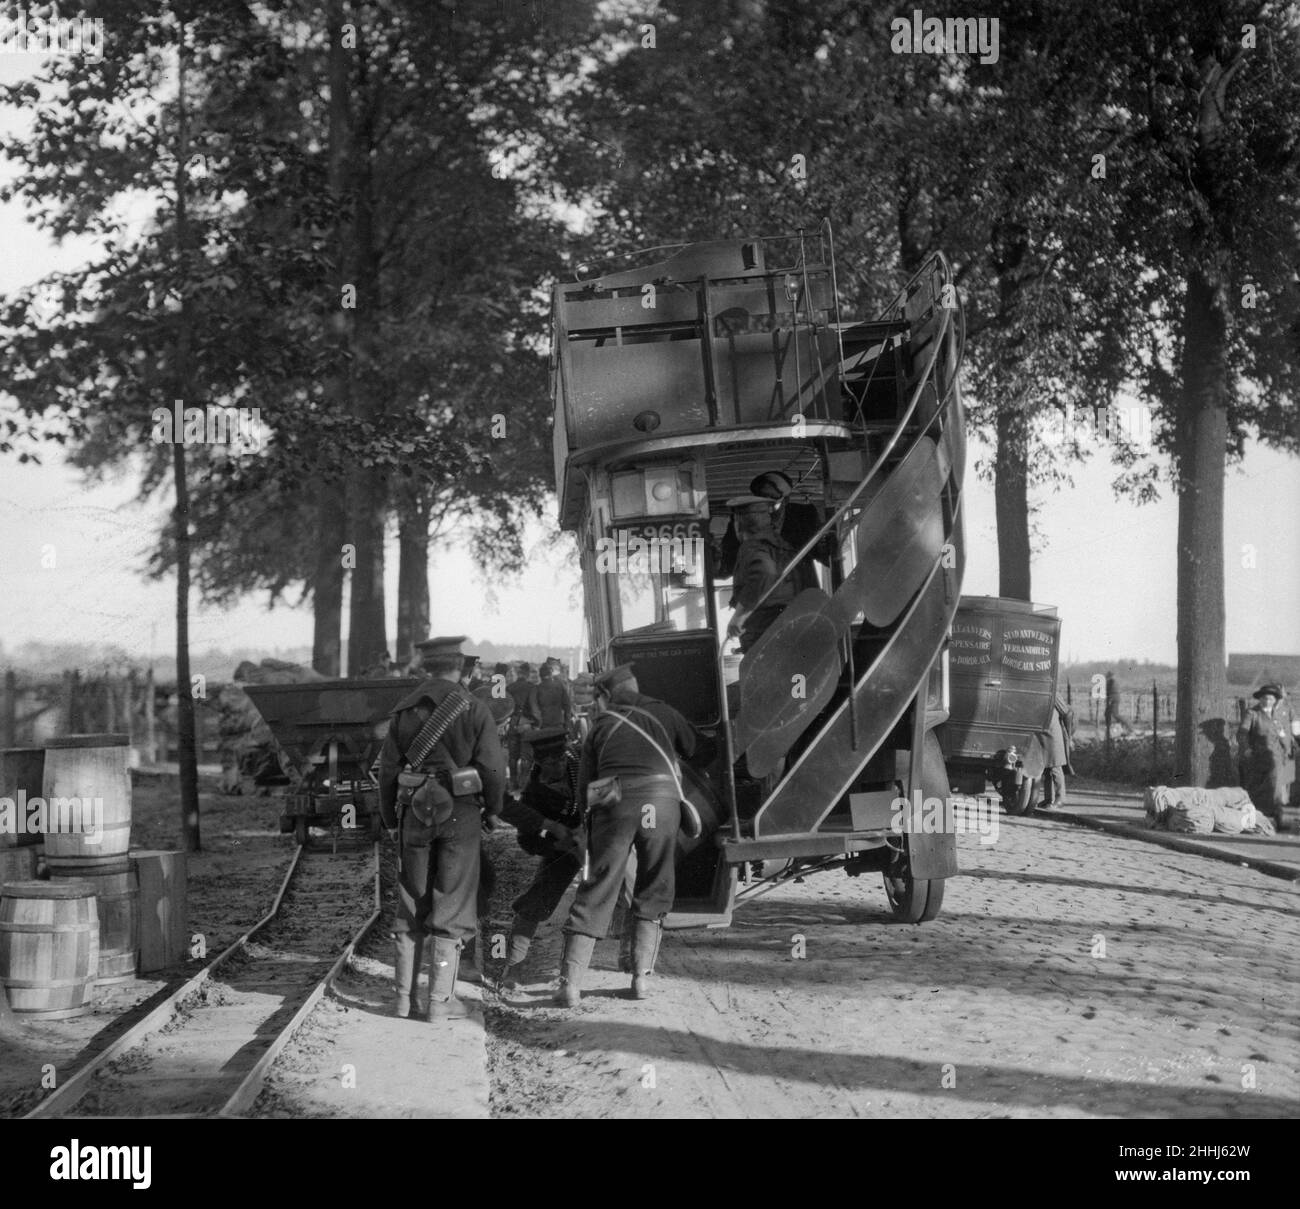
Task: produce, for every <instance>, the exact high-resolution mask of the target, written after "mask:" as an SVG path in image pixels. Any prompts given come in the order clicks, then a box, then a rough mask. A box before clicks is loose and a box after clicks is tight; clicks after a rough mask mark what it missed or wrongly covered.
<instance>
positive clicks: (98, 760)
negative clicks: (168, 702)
mask: <svg viewBox="0 0 1300 1209" xmlns="http://www.w3.org/2000/svg"><path fill="white" fill-rule="evenodd" d="M128 743H129V740H128V738H127V736H126V735H67V736H66V737H64V738H62V739H51V740H50V742H49V743H47V744H46V745H45V777H44V780H43V781H42V796H43V797H44V798H45V806H46V812H47V815H46V832H45V862H46V864H47V865H48V866H49V868H50V873H51V874H52V875H54V876H60V875H62V876H66V877H76V876H79V875H82V874H102V873H125V872H126V871H127V869H128V868H129V867H130V866H129V862H128V860H127V852H128V850H129V849H130V847H131V773H130V771H129V769H128V765H127V755H128V753H129V751H130V748H129V746H128ZM96 803H102V820H101V825H100V827H99V828H97V829H96V830H95V831H89V830H88V823H87V819H88V817H89V815H90V811H91V810H92V808H93V807H94V806H95V804H96ZM96 813H100V812H98V811H96ZM78 815H79V816H80V817H78ZM78 824H80V826H78Z"/></svg>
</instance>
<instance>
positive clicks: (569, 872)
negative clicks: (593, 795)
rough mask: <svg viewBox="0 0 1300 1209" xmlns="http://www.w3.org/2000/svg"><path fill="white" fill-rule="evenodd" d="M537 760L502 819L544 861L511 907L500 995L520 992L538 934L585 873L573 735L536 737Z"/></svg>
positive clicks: (556, 730) (556, 731)
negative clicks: (522, 970)
mask: <svg viewBox="0 0 1300 1209" xmlns="http://www.w3.org/2000/svg"><path fill="white" fill-rule="evenodd" d="M532 742H533V752H534V755H535V756H536V759H535V761H534V763H533V768H532V772H531V773H530V774H529V778H528V784H527V785H526V786H524V791H523V794H522V795H521V796H520V798H519V799H518V800H515V799H508V800H507V801H506V806H505V810H504V811H503V812H502V815H501V817H502V818H503V819H504V820H505V821H506V822H507V823H509V824H511V825H512V826H513V827H514V828H515V829H516V831H517V833H518V841H519V846H520V847H521V848H522V849H523V850H524V851H525V852H527V853H529V854H531V855H533V856H538V857H541V860H540V861H539V862H538V864H537V869H536V871H535V872H534V874H533V880H532V882H531V884H530V885H529V887H528V889H527V890H525V891H524V892H523V893H522V894H521V895H520V896H519V897H518V898H516V899H515V900H514V902H512V903H511V904H510V908H511V910H512V911H513V912H514V919H513V921H512V922H511V926H510V946H509V951H508V952H507V954H506V968H505V970H504V971H503V972H502V975H501V989H502V990H503V991H512V990H515V989H516V988H517V987H518V985H519V978H518V975H519V967H520V966H521V965H522V964H523V963H524V960H525V959H526V958H527V956H528V951H529V949H530V948H531V947H532V943H533V937H535V936H536V935H537V929H538V928H539V927H540V926H541V925H542V924H543V923H545V921H546V920H548V919H550V918H551V916H552V915H553V914H554V913H555V910H556V908H558V907H559V905H560V901H561V900H562V899H563V898H564V895H565V894H566V892H567V891H568V889H569V887H570V886H571V885H572V884H573V879H574V878H575V877H577V876H578V875H579V874H580V873H581V872H582V858H583V854H584V853H585V851H586V833H585V831H584V830H583V825H582V810H581V809H580V808H579V806H578V805H577V803H576V801H575V800H574V795H575V793H576V787H577V780H578V769H577V760H576V758H575V757H573V756H572V755H571V754H570V753H571V750H572V749H571V747H570V745H569V740H568V732H567V731H566V730H565V729H564V728H563V727H561V726H556V727H550V728H545V729H543V730H540V731H534V732H533V740H532Z"/></svg>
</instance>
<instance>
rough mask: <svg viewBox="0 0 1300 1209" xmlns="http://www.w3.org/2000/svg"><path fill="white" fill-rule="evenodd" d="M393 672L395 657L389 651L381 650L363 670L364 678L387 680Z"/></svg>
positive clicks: (362, 675)
mask: <svg viewBox="0 0 1300 1209" xmlns="http://www.w3.org/2000/svg"><path fill="white" fill-rule="evenodd" d="M392 674H393V659H392V656H391V655H389V653H388V652H387V651H380V652H379V654H377V655H376V656H375V658H374V660H373V662H372V663H371V664H370V666H369V667H367V668H364V669H363V670H362V672H361V678H362V679H363V680H386V679H387V678H388V677H389V676H391V675H392Z"/></svg>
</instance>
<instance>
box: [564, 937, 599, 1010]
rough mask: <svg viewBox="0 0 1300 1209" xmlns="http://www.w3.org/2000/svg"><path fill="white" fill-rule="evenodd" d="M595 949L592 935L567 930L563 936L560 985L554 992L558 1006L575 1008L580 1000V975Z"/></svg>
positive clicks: (584, 970)
mask: <svg viewBox="0 0 1300 1209" xmlns="http://www.w3.org/2000/svg"><path fill="white" fill-rule="evenodd" d="M595 951H596V938H595V937H594V936H581V935H579V934H578V933H577V932H568V933H566V934H565V937H564V956H563V958H562V959H561V960H560V985H559V988H558V989H557V990H556V992H555V1003H556V1006H558V1007H566V1008H576V1007H577V1006H578V1004H579V1003H581V1002H582V976H583V974H585V973H586V972H587V967H588V966H589V965H590V964H591V955H592V954H593V953H594V952H595Z"/></svg>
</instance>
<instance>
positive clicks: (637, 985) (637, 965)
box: [632, 919, 663, 999]
mask: <svg viewBox="0 0 1300 1209" xmlns="http://www.w3.org/2000/svg"><path fill="white" fill-rule="evenodd" d="M662 934H663V927H662V925H661V924H660V922H659V921H658V920H657V919H638V920H637V921H636V928H635V930H634V931H633V933H632V998H633V999H648V998H649V997H650V975H651V974H653V973H654V972H655V959H656V958H657V957H658V956H659V938H660V936H661V935H662Z"/></svg>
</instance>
